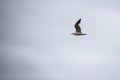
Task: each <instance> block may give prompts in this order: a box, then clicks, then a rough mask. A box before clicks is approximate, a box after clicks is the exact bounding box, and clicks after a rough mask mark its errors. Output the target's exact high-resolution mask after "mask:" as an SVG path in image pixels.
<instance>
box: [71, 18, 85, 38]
mask: <svg viewBox="0 0 120 80" xmlns="http://www.w3.org/2000/svg"><path fill="white" fill-rule="evenodd" d="M80 23H81V19H79V20H78V21H77V22H76V23H75V25H74V27H75V29H76V32H75V33H72V35H75V36H82V35H87V34H83V33H82V32H81V28H80V26H79V24H80Z"/></svg>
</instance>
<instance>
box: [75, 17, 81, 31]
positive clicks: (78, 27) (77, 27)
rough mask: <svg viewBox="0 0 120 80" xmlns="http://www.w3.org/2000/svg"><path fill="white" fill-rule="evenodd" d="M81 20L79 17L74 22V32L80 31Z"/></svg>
mask: <svg viewBox="0 0 120 80" xmlns="http://www.w3.org/2000/svg"><path fill="white" fill-rule="evenodd" d="M80 22H81V19H79V20H78V21H77V22H76V23H75V29H76V32H80V33H81V28H80V26H79V24H80Z"/></svg>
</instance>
